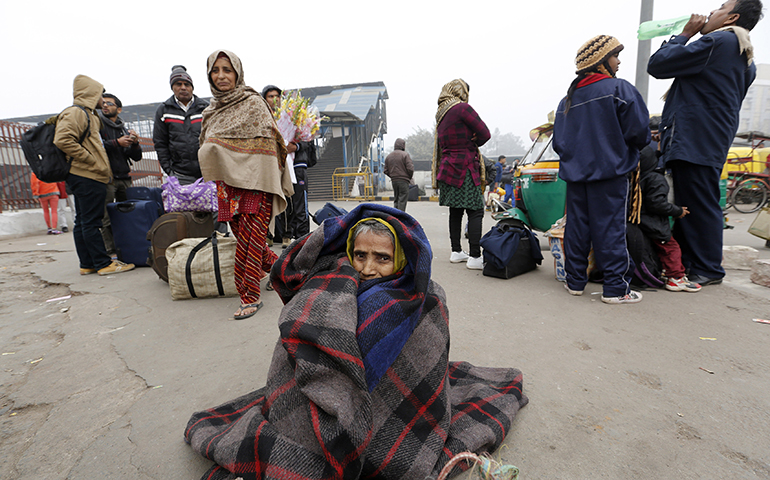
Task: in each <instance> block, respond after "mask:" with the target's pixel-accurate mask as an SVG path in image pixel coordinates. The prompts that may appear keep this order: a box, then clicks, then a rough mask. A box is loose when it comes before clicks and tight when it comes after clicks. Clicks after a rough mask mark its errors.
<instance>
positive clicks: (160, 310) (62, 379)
mask: <svg viewBox="0 0 770 480" xmlns="http://www.w3.org/2000/svg"><path fill="white" fill-rule="evenodd" d="M384 203H387V202H384ZM339 205H340V206H343V207H344V208H346V209H348V210H350V209H351V208H353V207H354V206H355V205H354V204H350V203H344V202H343V203H340V204H339ZM320 206H321V204H320V203H319V204H311V211H315V210H316V209H318V208H320ZM407 211H408V212H409V213H411V214H412V215H414V216H415V217H416V218H417V219H418V220H419V221H420V223H421V224H422V225H423V228H424V229H425V231H426V233H427V235H428V237H429V239H430V241H431V245H432V247H433V252H434V258H435V261H434V263H433V279H434V280H435V281H437V282H438V283H440V284H441V285H442V286H443V287H444V289H445V290H446V292H447V298H448V306H449V309H450V322H451V323H450V328H451V332H452V346H451V352H450V357H451V359H453V360H467V361H469V362H471V363H474V364H477V365H485V366H514V367H517V368H520V369H521V370H522V371H523V373H524V389H525V392H526V394H527V395H528V396H529V398H530V404H529V405H528V406H526V407H525V408H524V409H522V410H521V412H520V414H519V416H518V417H517V418H516V421H515V423H514V425H513V430H512V432H511V433H510V434H509V435H508V437H507V439H506V442H505V446H504V447H503V448H502V449H500V451H498V452H495V454H494V457H495V458H498V459H501V460H502V461H504V462H506V463H511V464H514V465H516V466H518V467H519V468H520V469H521V472H522V473H521V476H520V478H521V479H542V478H552V479H583V478H586V479H588V478H613V479H614V478H630V477H641V478H684V479H690V478H692V479H695V478H712V477H713V478H721V477H730V478H741V479H744V478H745V479H759V478H770V413H768V412H770V397H768V395H767V392H769V391H770V359H769V354H768V352H770V348H769V347H768V345H770V325H765V324H760V323H755V322H753V321H752V319H753V318H765V319H770V289H768V288H764V287H759V286H756V285H753V284H751V282H749V281H748V272H745V271H734V270H731V271H728V276H727V277H726V280H725V283H724V284H723V285H719V286H710V287H705V288H704V289H703V291H702V292H699V293H695V294H689V293H672V292H666V291H655V292H645V293H644V300H643V301H642V303H640V304H637V305H621V306H615V305H605V304H602V303H601V301H600V300H599V295H597V292H601V286H600V285H589V286H588V288H587V289H586V293H585V294H584V295H583V296H582V297H572V296H570V295H568V294H567V293H566V292H565V291H564V289H563V287H562V286H561V284H560V283H559V282H557V281H556V280H554V275H553V264H552V259H551V257H550V255H549V253H548V252H545V251H544V255H545V257H546V258H545V261H544V262H543V265H542V266H541V267H540V268H538V269H537V270H536V271H533V272H530V273H527V274H525V275H523V276H520V277H516V278H513V279H510V280H500V279H495V278H490V277H484V276H483V275H481V272H480V271H471V270H468V269H466V268H465V265H464V264H450V263H449V262H448V257H449V253H450V249H449V239H448V233H447V223H448V211H447V209H446V208H444V207H440V206H438V204H437V203H435V202H419V203H409V205H408V207H407ZM752 218H753V215H741V214H734V213H732V214H731V215H730V223H731V224H733V225H735V226H736V228H735V229H734V230H727V231H726V232H725V244H727V245H747V246H752V247H754V248H757V249H758V250H759V251H760V255H761V256H762V257H763V258H770V249H766V248H764V247H763V245H764V241H763V240H761V239H758V238H756V237H753V236H751V235H749V234H747V233H746V229H747V228H748V225H749V224H750V222H751V219H752ZM492 224H493V222H492V220H491V219H490V218H489V216H487V217H486V218H485V219H484V230H485V231H486V230H487V229H488V228H489V227H490V226H491V225H492ZM540 237H541V245H543V246H545V245H546V242H545V240H544V239H543V238H542V235H540ZM275 250H276V251H277V252H280V247H277V248H275ZM77 272H78V270H77V258H76V255H75V252H74V245H73V243H72V237H71V234H64V235H59V236H46V235H41V236H32V237H24V238H15V239H5V240H2V241H0V282H2V283H0V290H1V291H2V302H0V353H2V356H0V367H1V368H0V379H1V380H0V383H1V384H2V387H1V388H0V390H1V391H2V394H0V432H2V433H0V478H2V479H41V478H45V479H72V480H79V479H91V478H110V479H163V480H173V479H197V478H199V477H200V475H202V474H203V472H204V471H205V470H206V469H207V468H208V466H209V465H210V462H208V461H207V460H205V459H203V458H202V457H200V456H198V455H197V454H195V453H193V452H192V450H191V449H190V448H189V446H187V445H186V444H185V443H184V441H183V439H182V434H183V430H184V427H185V425H186V423H187V420H188V419H189V417H190V415H191V414H192V413H193V412H194V411H197V410H200V409H203V408H208V407H212V406H214V405H217V404H219V403H222V402H225V401H227V400H229V399H231V398H234V397H235V396H239V395H241V394H244V393H246V392H249V391H251V390H254V389H256V388H259V387H261V386H263V385H264V384H265V380H266V379H265V376H266V373H267V369H268V366H269V362H270V358H271V355H272V350H273V347H274V345H275V342H276V340H277V338H278V329H277V317H278V314H279V312H280V308H281V303H280V300H279V299H278V297H277V295H275V294H273V293H271V292H265V294H264V297H263V299H264V302H265V308H263V309H262V310H261V311H260V312H259V313H258V314H257V315H256V316H255V317H252V318H251V319H248V320H244V321H239V322H236V321H233V320H232V317H231V315H232V313H233V312H234V311H235V309H236V308H237V305H238V300H237V299H236V298H225V299H203V300H188V301H178V302H174V301H172V300H171V299H170V295H169V292H168V286H167V284H165V283H164V282H162V281H160V280H159V279H158V278H157V276H156V275H155V274H154V273H153V272H152V270H151V269H149V268H141V269H137V270H136V271H133V272H128V273H124V274H119V275H113V276H108V277H99V276H97V275H89V276H82V277H81V276H79V275H78V273H77ZM67 295H71V297H70V298H68V299H62V300H55V301H51V302H47V301H46V300H49V299H56V298H59V297H65V296H67ZM709 372H713V373H709ZM467 477H468V475H467V474H466V475H465V476H463V477H462V478H467Z"/></svg>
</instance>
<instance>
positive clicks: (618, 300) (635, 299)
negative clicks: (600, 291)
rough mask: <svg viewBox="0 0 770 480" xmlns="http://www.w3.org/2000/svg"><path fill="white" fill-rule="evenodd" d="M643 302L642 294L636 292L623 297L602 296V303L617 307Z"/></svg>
mask: <svg viewBox="0 0 770 480" xmlns="http://www.w3.org/2000/svg"><path fill="white" fill-rule="evenodd" d="M641 301H642V293H641V292H635V291H633V290H631V291H630V292H628V293H627V294H626V295H623V296H622V297H605V296H604V295H602V302H604V303H611V304H615V305H619V304H623V303H639V302H641Z"/></svg>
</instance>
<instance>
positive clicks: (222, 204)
mask: <svg viewBox="0 0 770 480" xmlns="http://www.w3.org/2000/svg"><path fill="white" fill-rule="evenodd" d="M206 71H207V72H208V79H209V85H210V86H211V93H212V95H213V96H214V98H213V99H212V100H211V104H210V105H209V106H208V107H207V108H206V109H205V110H204V111H203V125H202V127H201V136H200V142H201V148H200V150H199V152H198V158H199V160H200V165H201V172H202V173H203V178H204V179H205V180H206V181H211V180H214V181H216V184H217V198H218V200H219V202H218V203H219V221H220V222H230V229H231V230H232V231H233V233H234V234H235V237H236V238H237V240H238V243H237V246H236V250H235V286H236V287H237V289H238V294H239V295H240V298H241V306H240V308H239V309H238V311H237V312H235V314H234V315H233V318H235V319H236V320H242V319H244V318H249V317H251V316H252V315H254V314H255V313H257V311H258V310H259V309H260V308H262V302H261V301H260V300H259V298H260V285H259V282H260V280H261V279H262V278H264V277H265V276H267V272H269V271H270V268H271V267H272V266H273V263H275V261H276V260H277V259H278V256H277V255H276V254H275V253H274V252H273V251H272V250H270V248H268V246H267V243H266V236H267V231H268V228H269V225H271V224H272V223H273V219H274V218H275V216H276V215H278V214H279V213H281V212H282V211H283V210H284V209H285V208H286V197H288V196H291V195H292V193H293V191H294V190H293V188H292V186H291V177H290V176H289V173H288V172H286V168H285V161H286V149H285V147H284V144H283V139H281V136H280V134H279V133H278V130H277V128H276V126H275V121H274V120H273V116H272V114H271V113H270V109H269V108H268V106H267V104H266V103H265V100H264V99H263V98H262V96H261V95H260V94H259V93H257V92H256V91H255V90H254V89H253V88H251V87H247V86H246V84H245V83H244V80H243V68H242V66H241V60H240V59H239V58H238V57H237V56H236V55H235V54H234V53H232V52H229V51H227V50H217V51H215V52H214V53H212V54H211V55H209V58H208V61H207V70H206Z"/></svg>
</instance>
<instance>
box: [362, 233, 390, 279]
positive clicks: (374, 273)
mask: <svg viewBox="0 0 770 480" xmlns="http://www.w3.org/2000/svg"><path fill="white" fill-rule="evenodd" d="M393 255H394V248H393V241H392V240H391V239H390V237H389V236H387V235H377V234H376V233H373V232H365V233H362V234H360V235H358V236H357V237H356V243H355V245H354V247H353V268H355V269H356V271H357V272H358V273H359V275H360V276H361V279H362V280H371V279H373V278H382V277H387V276H388V275H393V270H394V268H395V263H394V261H393Z"/></svg>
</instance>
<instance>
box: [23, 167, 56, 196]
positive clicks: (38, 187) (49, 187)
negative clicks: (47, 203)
mask: <svg viewBox="0 0 770 480" xmlns="http://www.w3.org/2000/svg"><path fill="white" fill-rule="evenodd" d="M30 186H31V187H32V195H34V196H35V197H37V198H39V197H49V196H51V195H52V194H56V196H57V197H58V196H59V186H58V185H57V184H55V183H45V182H41V181H40V180H38V178H37V177H36V176H35V174H34V173H32V174H31V177H30Z"/></svg>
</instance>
